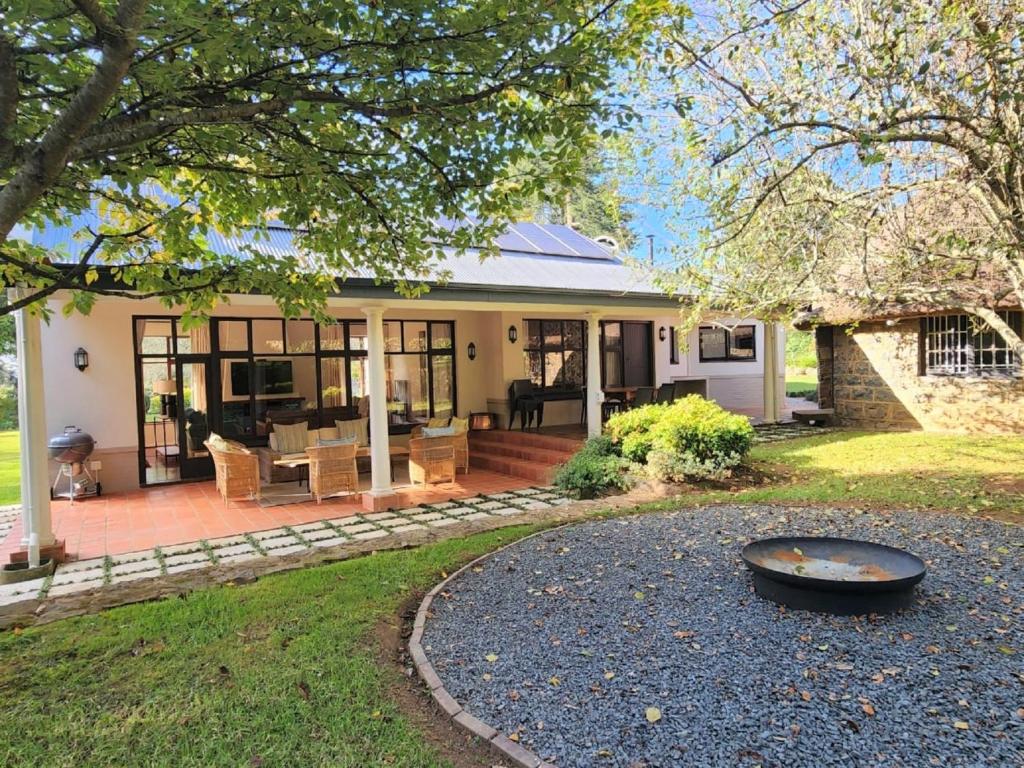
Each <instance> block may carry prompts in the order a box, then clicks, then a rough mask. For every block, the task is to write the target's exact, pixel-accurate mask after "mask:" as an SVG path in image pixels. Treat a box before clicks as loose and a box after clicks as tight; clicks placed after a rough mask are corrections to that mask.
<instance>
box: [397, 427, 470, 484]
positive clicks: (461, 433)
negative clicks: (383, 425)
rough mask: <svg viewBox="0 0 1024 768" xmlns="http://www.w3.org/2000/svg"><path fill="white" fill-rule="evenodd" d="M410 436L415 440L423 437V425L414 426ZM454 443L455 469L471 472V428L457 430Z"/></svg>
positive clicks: (452, 438) (453, 438)
mask: <svg viewBox="0 0 1024 768" xmlns="http://www.w3.org/2000/svg"><path fill="white" fill-rule="evenodd" d="M410 437H411V439H413V440H416V439H417V438H422V437H423V427H422V425H420V426H416V427H413V428H412V432H411V433H410ZM451 440H452V445H453V447H454V448H455V471H456V472H458V471H459V470H460V469H461V470H462V471H463V472H465V473H466V474H467V475H468V474H469V430H468V429H463V430H457V431H456V432H455V434H454V435H452V436H451Z"/></svg>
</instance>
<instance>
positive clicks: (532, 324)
mask: <svg viewBox="0 0 1024 768" xmlns="http://www.w3.org/2000/svg"><path fill="white" fill-rule="evenodd" d="M526 346H527V348H528V349H540V320H527V321H526Z"/></svg>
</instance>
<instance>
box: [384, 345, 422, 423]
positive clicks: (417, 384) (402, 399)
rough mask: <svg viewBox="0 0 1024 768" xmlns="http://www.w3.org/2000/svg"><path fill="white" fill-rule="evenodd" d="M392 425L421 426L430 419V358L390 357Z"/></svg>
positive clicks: (389, 386) (389, 401) (389, 420)
mask: <svg viewBox="0 0 1024 768" xmlns="http://www.w3.org/2000/svg"><path fill="white" fill-rule="evenodd" d="M384 365H385V373H386V376H387V394H388V403H387V409H388V423H390V424H419V423H422V422H425V421H426V420H427V419H428V418H430V400H429V390H428V388H427V376H428V373H427V356H426V355H408V354H400V355H388V356H387V357H386V358H385V364H384Z"/></svg>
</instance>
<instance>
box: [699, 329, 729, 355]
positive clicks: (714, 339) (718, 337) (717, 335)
mask: <svg viewBox="0 0 1024 768" xmlns="http://www.w3.org/2000/svg"><path fill="white" fill-rule="evenodd" d="M726 335H727V334H726V330H725V329H724V328H701V329H700V356H701V359H703V360H724V359H725V343H726Z"/></svg>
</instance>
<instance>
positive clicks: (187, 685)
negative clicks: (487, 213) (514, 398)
mask: <svg viewBox="0 0 1024 768" xmlns="http://www.w3.org/2000/svg"><path fill="white" fill-rule="evenodd" d="M752 462H753V464H754V466H755V467H756V468H757V469H759V470H761V471H762V472H764V473H766V474H767V475H768V476H769V477H771V478H775V480H774V482H773V483H772V484H771V485H768V486H766V487H760V488H755V489H749V490H739V491H737V492H732V493H726V492H717V493H712V494H709V493H695V494H693V495H691V496H688V497H686V498H685V499H684V500H683V501H679V500H674V501H665V502H659V503H657V504H651V505H647V507H646V509H649V510H654V509H665V508H678V507H679V506H681V505H683V504H694V503H696V502H698V501H713V500H730V499H731V500H740V501H747V502H754V501H758V502H783V503H787V502H821V503H843V504H853V505H862V504H863V505H867V504H874V505H898V506H909V507H914V508H926V507H930V508H943V509H950V510H958V511H962V512H963V513H965V514H974V513H979V512H980V513H988V512H992V513H998V514H999V515H1001V516H1003V517H1006V518H1013V519H1018V520H1019V519H1021V518H1020V514H1021V513H1020V512H1019V511H1018V510H1019V499H1020V494H1021V492H1022V491H1024V438H1011V437H998V438H974V437H955V436H944V435H925V434H921V433H903V434H867V433H858V432H836V433H827V434H822V435H816V436H813V437H809V438H801V439H799V440H791V441H786V442H781V443H775V444H771V445H764V446H759V447H757V448H756V449H755V450H754V452H753V455H752ZM531 530H534V529H532V528H525V527H520V528H511V529H507V530H504V531H498V532H492V533H487V534H481V535H478V536H473V537H470V538H467V539H463V540H455V541H447V542H443V543H439V544H435V545H431V546H427V547H422V548H419V549H414V550H407V551H397V552H389V553H381V554H377V555H373V556H370V557H366V558H362V559H358V560H352V561H348V562H344V563H338V564H335V565H329V566H322V567H318V568H311V569H308V570H303V571H296V572H292V573H285V574H278V575H275V576H269V577H266V578H263V579H261V580H259V581H258V582H256V583H254V584H250V585H245V586H236V587H215V588H211V589H207V590H202V591H198V592H195V593H193V594H191V595H189V596H188V597H187V598H184V599H170V600H164V601H161V602H155V603H148V604H144V605H135V606H127V607H124V608H119V609H114V610H110V611H106V612H104V613H102V614H99V615H97V616H88V617H81V618H75V619H68V620H65V621H62V622H58V623H55V624H51V625H47V626H43V627H39V628H30V629H26V630H24V631H23V632H20V633H18V634H16V633H13V632H8V633H0V702H3V711H4V716H3V717H2V718H0V765H39V766H43V765H45V766H69V767H70V766H74V767H75V768H78V767H79V766H99V765H123V766H134V765H146V766H175V767H177V766H288V765H332V766H334V765H337V766H378V765H387V766H438V767H440V766H446V765H448V764H447V763H446V762H445V761H444V759H443V758H442V757H440V756H439V755H438V754H437V752H436V751H434V749H433V747H431V746H430V743H429V742H428V741H426V740H425V739H424V737H423V735H422V734H421V733H420V732H419V731H418V730H417V726H415V725H413V724H412V723H411V722H410V721H409V720H408V719H407V718H406V716H405V715H403V713H402V711H400V709H399V707H398V705H397V704H396V703H395V701H394V698H393V697H392V696H391V691H393V690H394V688H393V687H392V686H394V685H395V684H396V681H398V680H399V679H400V676H401V674H402V673H401V671H400V670H399V669H397V668H396V667H395V666H394V665H391V664H382V663H381V662H380V659H379V655H378V654H379V645H378V642H379V641H378V640H377V638H376V636H375V635H374V633H373V628H374V626H375V625H376V624H377V622H379V621H380V620H381V619H383V618H393V617H394V616H395V615H396V612H397V609H398V606H399V605H400V604H401V602H402V601H403V600H405V599H407V598H408V597H409V596H410V595H412V594H414V593H415V592H417V591H419V590H423V589H425V588H427V587H428V586H430V585H432V584H434V583H436V582H437V581H438V580H439V579H440V578H441V574H442V573H443V572H446V571H447V572H451V570H452V569H454V568H455V567H457V566H458V564H459V563H461V562H464V561H465V560H467V559H469V558H471V557H473V556H475V555H477V554H479V553H482V552H486V551H489V550H491V549H494V548H495V547H497V546H499V545H500V544H503V543H505V542H507V541H510V540H512V539H513V538H515V537H518V536H522V535H524V534H525V533H527V532H529V531H531Z"/></svg>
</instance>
